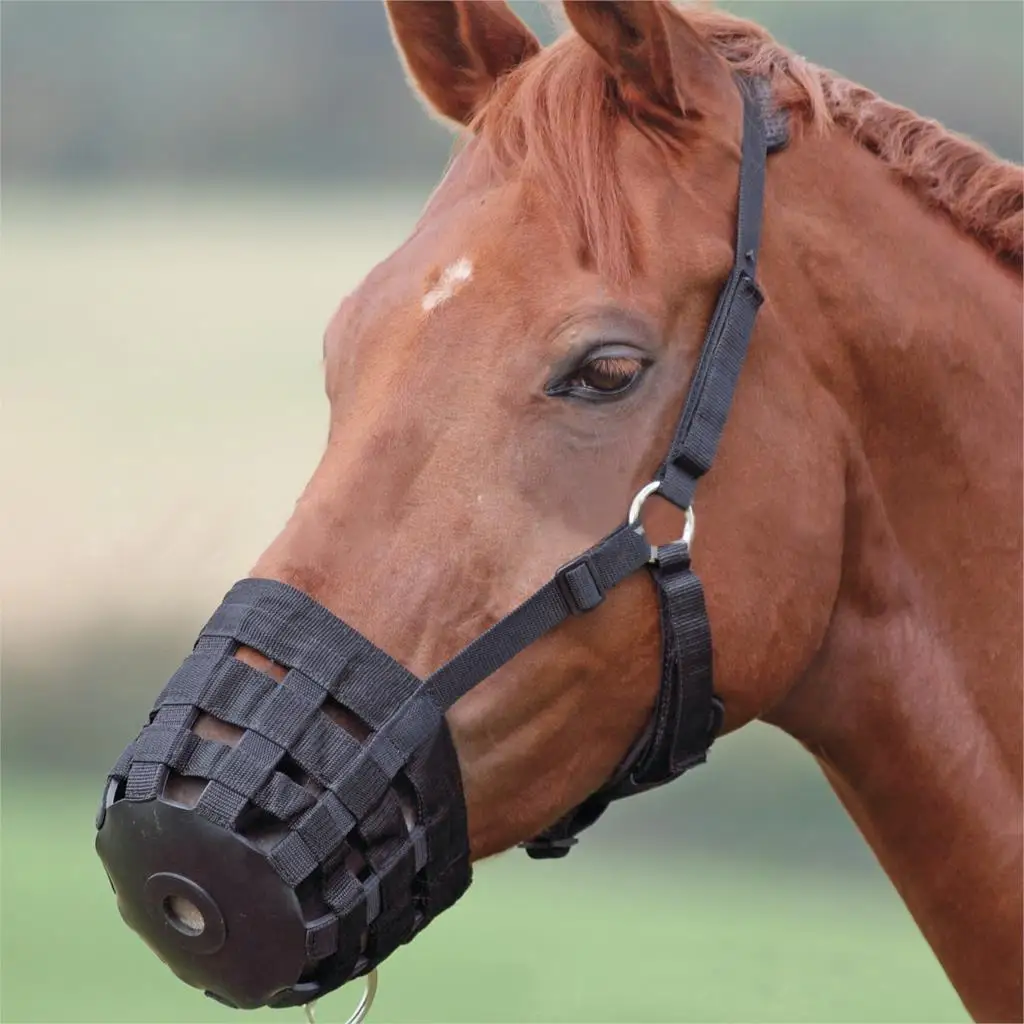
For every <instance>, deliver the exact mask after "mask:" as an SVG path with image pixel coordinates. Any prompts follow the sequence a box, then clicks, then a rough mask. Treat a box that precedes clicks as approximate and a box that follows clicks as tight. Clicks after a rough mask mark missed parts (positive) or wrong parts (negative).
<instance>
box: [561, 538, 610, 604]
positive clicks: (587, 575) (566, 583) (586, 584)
mask: <svg viewBox="0 0 1024 1024" xmlns="http://www.w3.org/2000/svg"><path fill="white" fill-rule="evenodd" d="M555 584H556V586H557V587H558V592H559V593H560V594H561V595H562V598H563V600H564V601H565V603H566V605H567V606H568V608H569V611H570V612H571V613H572V614H573V615H582V614H583V613H584V612H589V611H593V609H595V608H596V607H597V606H598V605H599V604H600V603H601V602H602V601H603V600H604V587H602V586H601V581H600V579H598V576H597V573H596V572H595V571H594V563H593V559H592V557H591V555H590V553H589V552H587V553H585V554H582V555H580V556H579V558H574V559H573V560H572V561H571V562H566V563H565V565H563V566H562V567H561V568H560V569H559V570H558V571H557V572H556V573H555Z"/></svg>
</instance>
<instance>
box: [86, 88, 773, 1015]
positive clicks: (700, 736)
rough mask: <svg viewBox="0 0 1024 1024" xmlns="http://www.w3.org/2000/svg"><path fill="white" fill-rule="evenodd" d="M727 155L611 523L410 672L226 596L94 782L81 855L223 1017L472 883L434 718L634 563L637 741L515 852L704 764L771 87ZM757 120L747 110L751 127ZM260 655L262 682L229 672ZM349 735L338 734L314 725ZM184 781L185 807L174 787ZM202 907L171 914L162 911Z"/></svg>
mask: <svg viewBox="0 0 1024 1024" xmlns="http://www.w3.org/2000/svg"><path fill="white" fill-rule="evenodd" d="M738 84H739V88H740V91H741V94H742V96H743V149H742V159H741V166H740V182H739V199H738V206H737V223H736V255H735V262H734V265H733V268H732V271H731V273H730V275H729V278H728V280H727V281H726V284H725V286H724V287H723V289H722V291H721V293H720V295H719V299H718V304H717V307H716V309H715V313H714V315H713V317H712V319H711V322H710V324H709V327H708V330H707V334H706V337H705V341H704V346H703V350H702V352H701V355H700V359H699V361H698V364H697V368H696V370H695V372H694V377H693V381H692V384H691V386H690V390H689V394H688V396H687V400H686V404H685V407H684V409H683V413H682V416H681V419H680V422H679V426H678V429H677V431H676V434H675V437H674V439H673V442H672V445H671V448H670V450H669V454H668V457H667V458H666V460H665V462H664V463H663V464H662V466H661V468H660V470H659V472H658V474H657V476H656V478H655V480H653V481H652V482H651V483H650V484H648V485H647V486H646V487H645V488H643V489H642V490H641V491H640V493H639V494H638V495H637V497H636V499H635V500H634V503H633V507H632V508H631V510H630V513H629V516H628V518H627V521H626V522H625V523H623V524H622V525H621V526H619V527H618V528H617V529H616V530H614V531H613V532H612V533H610V534H609V535H608V536H607V537H605V538H604V539H603V540H601V541H600V542H598V543H597V544H595V545H594V546H593V547H592V548H590V549H588V550H587V551H585V552H584V553H583V554H581V555H580V556H578V557H577V558H574V559H573V560H572V561H570V562H568V563H567V564H565V565H563V566H562V567H561V568H560V569H558V571H557V572H556V573H555V574H554V576H553V577H552V578H551V579H550V580H549V581H548V582H547V583H546V584H544V586H542V587H541V588H540V589H539V590H538V591H537V592H536V593H534V594H533V595H532V596H531V597H530V598H528V599H527V600H526V601H524V602H523V603H522V604H521V605H519V606H518V607H517V608H515V609H514V610H513V611H512V612H510V613H509V614H508V615H507V616H505V618H503V619H501V620H500V621H499V622H497V623H496V624H495V625H494V626H492V627H491V628H490V629H488V630H487V631H486V632H485V633H484V634H482V635H481V636H480V637H478V638H477V639H476V640H474V641H473V642H472V643H470V644H469V645H468V646H466V647H465V648H463V649H462V650H461V651H460V652H459V653H458V654H456V655H455V656H454V657H453V658H452V659H451V660H450V661H448V662H447V663H446V664H445V665H443V666H442V667H441V668H439V669H438V670H437V671H436V672H434V673H433V674H432V675H430V676H429V677H428V678H426V679H420V678H418V677H416V676H415V675H413V674H412V673H411V672H409V671H408V670H407V669H406V668H404V667H403V666H402V665H400V664H399V663H398V662H396V661H395V660H394V659H393V658H391V657H390V656H389V655H387V654H386V653H385V652H384V651H382V650H381V649H380V648H379V647H377V646H376V645H375V644H373V643H372V642H371V641H370V640H368V639H367V638H366V637H364V636H363V635H362V634H361V633H359V632H358V631H357V630H355V629H353V628H352V627H351V626H349V625H347V624H346V623H345V622H343V621H342V620H340V619H339V618H337V617H336V616H334V615H333V614H331V613H330V612H329V611H328V610H327V609H326V608H324V607H323V606H322V605H320V604H318V603H317V602H316V601H314V600H313V599H312V598H310V597H309V596H308V595H306V594H304V593H302V592H300V591H298V590H296V589H294V588H292V587H289V586H287V585H285V584H283V583H279V582H276V581H272V580H264V579H246V580H242V581H240V582H238V583H236V584H235V585H234V586H233V587H232V588H231V590H230V591H229V593H228V594H227V595H226V597H225V598H224V601H223V602H222V604H221V605H220V607H219V608H218V609H217V610H216V611H215V612H214V614H213V616H212V617H211V618H210V620H209V622H208V623H207V624H206V626H205V627H204V628H203V630H202V631H201V633H200V635H199V637H198V639H197V641H196V644H195V647H194V648H193V652H192V654H191V655H190V656H189V657H188V658H187V659H186V660H185V662H184V663H183V665H182V666H181V668H180V669H179V670H178V671H177V672H176V673H175V674H174V676H172V678H171V679H170V681H169V682H168V684H167V686H166V687H165V688H164V690H163V692H162V693H161V694H160V696H159V697H158V698H157V700H156V702H155V704H154V705H153V709H152V711H151V713H150V716H149V720H148V722H147V723H146V725H145V726H144V727H143V728H142V730H141V732H140V733H139V735H138V736H137V738H136V739H135V741H134V742H133V743H131V744H129V745H128V747H127V748H126V749H125V751H124V752H123V753H122V755H121V757H120V758H119V759H118V761H117V764H116V765H115V766H114V768H113V769H112V770H111V772H110V774H109V776H108V780H107V786H106V790H105V793H104V797H103V801H102V805H101V807H100V810H99V814H98V817H97V829H98V835H97V840H96V845H97V850H98V852H99V855H100V857H101V859H102V861H103V863H104V867H105V868H106V871H107V874H108V877H109V878H110V881H111V885H112V887H113V888H114V890H115V892H116V894H117V898H118V907H119V909H120V911H121V914H122V916H123V917H124V919H125V920H126V922H127V923H128V924H129V925H130V926H131V927H133V928H134V929H135V930H136V931H138V932H139V933H140V935H141V936H142V937H143V938H144V939H145V941H146V942H147V943H148V944H149V945H151V946H152V947H153V948H154V949H155V950H156V951H157V953H158V954H159V955H160V957H161V958H162V959H163V960H164V961H165V962H166V963H167V964H168V966H170V967H171V969H172V970H173V971H174V972H175V973H176V974H177V975H178V976H179V977H181V978H182V979H183V980H185V981H186V982H188V983H189V984H192V985H195V986H197V987H199V988H202V989H204V990H205V991H206V992H207V994H208V995H210V996H212V997H213V998H215V999H218V1000H220V1001H222V1002H225V1003H227V1004H228V1005H231V1006H236V1007H248V1008H252V1007H257V1006H263V1005H268V1006H275V1007H280V1006H294V1005H298V1004H302V1003H308V1002H310V1001H312V1000H314V999H316V998H319V997H320V996H322V995H323V994H325V993H326V992H329V991H331V990H332V989H335V988H337V987H339V986H340V985H342V984H344V983H346V982H347V981H349V980H351V979H353V978H355V977H358V976H361V975H365V974H367V973H368V972H370V971H371V970H373V969H374V968H375V967H376V966H377V965H378V964H379V963H380V962H381V961H382V960H384V959H385V958H386V957H387V956H388V955H390V953H392V952H393V951H394V950H395V949H396V948H397V947H398V946H399V945H401V944H403V943H405V942H408V941H409V940H410V939H412V938H413V936H414V935H416V934H417V933H418V932H419V931H420V930H421V929H422V928H423V927H424V926H425V925H426V924H427V923H428V922H429V921H430V920H432V919H433V918H434V917H435V916H437V914H439V913H440V912H442V911H443V910H445V909H446V908H447V907H449V906H451V905H452V904H453V903H454V902H455V901H456V900H457V899H458V898H459V897H460V896H461V895H462V893H463V892H464V891H465V889H466V888H467V886H468V885H469V883H470V877H471V872H470V863H469V841H468V833H467V829H466V811H465V803H464V798H463V793H462V782H461V775H460V772H459V765H458V760H457V758H456V755H455V750H454V747H453V745H452V742H451V736H450V734H449V732H448V728H447V725H446V722H445V717H444V716H445V712H446V711H447V710H448V709H449V708H450V707H451V706H452V705H453V704H454V703H455V702H456V701H457V700H458V699H459V698H460V697H462V696H463V695H464V694H466V693H467V692H468V691H469V690H471V689H472V688H473V687H474V686H476V685H477V683H479V682H480V681H481V680H483V679H485V678H487V677H488V676H490V675H491V674H492V673H493V672H494V671H495V670H497V669H498V668H500V667H501V666H502V665H504V664H505V663H506V662H508V661H509V660H510V659H511V658H513V657H514V656H515V655H516V654H518V653H519V652H520V651H522V650H523V649H524V648H526V647H528V646H529V645H530V644H532V643H534V641H536V640H537V639H538V638H540V637H541V636H543V635H544V634H545V633H548V632H549V631H551V630H552V629H554V628H555V627H556V626H558V625H559V624H560V623H562V622H564V621H565V620H566V619H567V618H569V617H570V616H573V615H584V614H586V613H588V612H590V611H592V610H593V609H594V608H597V607H598V606H599V605H600V604H601V603H602V602H603V601H604V600H605V597H606V595H607V593H608V592H609V591H610V590H611V589H612V588H613V587H615V586H616V585H617V584H618V583H620V582H621V581H622V580H624V579H626V578H627V577H629V576H631V575H633V574H634V573H636V572H639V571H640V570H644V569H645V570H647V571H649V572H650V573H651V575H652V578H653V580H654V582H655V585H656V589H657V593H658V597H659V604H660V609H661V626H662V635H663V671H662V680H661V685H660V689H659V695H658V700H657V704H656V707H655V712H654V715H653V717H652V719H651V723H650V726H649V727H648V729H647V730H646V732H645V733H644V735H643V736H642V737H641V739H640V740H639V741H638V743H637V744H636V745H635V746H634V748H633V750H632V751H630V753H629V754H628V756H627V758H626V759H625V761H624V762H623V764H622V765H621V766H620V768H619V770H618V771H617V772H616V773H615V775H614V777H613V778H612V779H611V780H610V781H609V782H608V784H606V785H605V786H603V787H602V788H601V789H600V790H598V791H597V792H596V793H595V794H593V795H592V796H591V797H590V798H588V800H587V801H585V802H584V803H583V804H582V805H581V806H580V807H578V808H576V809H575V810H573V811H572V812H571V813H570V814H569V815H567V816H566V817H564V818H563V819H562V820H561V821H559V822H558V823H556V824H555V825H554V826H552V827H551V828H550V829H548V830H547V831H546V832H545V833H543V834H542V835H541V836H538V837H537V838H536V839H534V840H532V841H531V842H529V843H526V844H524V845H525V846H526V849H527V851H528V852H529V853H530V855H531V856H534V857H537V856H562V855H564V854H565V853H566V852H568V849H569V847H570V846H571V845H572V844H573V843H574V842H576V834H577V833H578V832H579V831H580V830H582V829H583V828H586V827H587V826H588V825H590V824H592V823H593V822H594V821H595V820H596V819H597V818H598V817H599V816H600V815H601V814H602V813H603V812H604V810H605V808H606V807H607V806H608V804H609V802H610V801H612V800H615V799H619V798H621V797H624V796H629V795H632V794H634V793H639V792H642V791H644V790H646V789H650V788H653V787H655V786H660V785H663V784H665V783H666V782H669V781H670V780H672V779H674V778H676V777H678V776H679V775H681V774H682V773H683V772H684V771H686V770H687V769H689V768H691V767H693V766H694V765H696V764H699V763H701V762H703V761H704V760H705V758H706V756H707V751H708V748H709V747H710V746H711V744H712V743H713V742H714V739H715V736H716V734H717V732H718V729H719V727H720V724H721V718H722V704H721V701H720V700H718V698H717V697H716V696H715V695H714V691H713V685H712V655H711V631H710V625H709V623H708V617H707V611H706V608H705V604H704V595H703V591H702V588H701V585H700V581H699V580H698V578H697V576H696V575H695V574H694V572H693V571H692V568H691V564H690V539H691V536H692V529H693V523H694V518H693V510H692V501H693V494H694V490H695V487H696V484H697V481H698V480H699V479H700V477H701V476H703V474H704V473H706V472H707V470H708V469H709V468H710V467H711V464H712V461H713V459H714V456H715V452H716V450H717V447H718V442H719V438H720V436H721V432H722V429H723V427H724V425H725V421H726V417H727V415H728V412H729V407H730V404H731V401H732V395H733V391H734V389H735V386H736V381H737V378H738V375H739V372H740V368H741V366H742V363H743V359H744V356H745V354H746V350H747V346H748V343H749V340H750V335H751V331H752V329H753V325H754V320H755V317H756V315H757V311H758V309H759V308H760V306H761V304H762V301H763V300H762V296H761V292H760V290H759V289H758V286H757V284H756V282H755V274H756V267H757V252H758V247H759V242H760V231H761V209H762V204H763V194H764V174H765V159H766V156H767V154H768V152H770V151H772V150H774V149H777V148H780V147H781V146H782V145H784V144H785V141H786V125H785V121H784V119H782V118H779V117H777V116H776V115H775V114H773V113H772V112H771V109H770V98H769V94H768V91H767V86H766V85H765V84H764V83H763V82H760V81H759V80H743V79H740V80H738ZM762 111H763V112H762ZM654 493H657V494H659V495H660V496H661V497H663V498H665V499H667V500H668V501H670V502H672V503H673V504H675V505H677V506H678V507H679V508H682V509H684V510H685V512H686V516H687V528H686V530H685V531H684V534H683V536H682V537H681V538H680V539H679V540H677V541H674V542H672V543H670V544H667V545H663V546H659V547H653V546H652V545H651V544H650V542H649V540H648V539H647V537H646V536H645V534H644V529H643V526H642V524H641V522H640V516H641V512H642V507H643V503H644V501H646V500H647V498H649V497H650V496H651V495H652V494H654ZM239 646H246V647H250V648H253V649H255V650H256V651H258V652H260V653H261V654H263V655H264V656H265V657H266V658H268V659H270V661H272V662H275V663H276V664H278V665H281V666H283V667H284V668H285V669H286V670H287V671H286V674H285V675H284V677H283V678H282V679H281V680H280V681H277V680H276V679H274V678H272V677H271V676H269V675H267V674H264V673H263V672H260V671H258V670H256V669H254V668H251V667H250V666H248V665H246V664H243V663H242V662H240V661H238V660H237V659H236V658H235V657H234V653H235V651H236V650H237V649H238V647H239ZM328 701H331V702H334V703H336V704H337V705H339V706H340V707H341V708H343V709H345V710H346V711H347V712H348V713H349V715H350V716H354V717H355V718H356V719H357V720H358V721H359V722H361V723H362V724H363V725H364V726H365V728H366V732H367V735H366V737H365V738H362V739H361V738H357V737H356V736H355V735H353V734H352V733H350V732H349V731H348V730H346V729H344V728H342V727H341V726H339V725H337V724H336V723H335V721H334V720H333V719H332V718H331V717H330V716H329V715H327V714H326V713H325V710H324V709H325V706H327V703H328ZM203 713H205V714H208V715H212V716H214V717H215V718H217V719H219V720H220V721H222V722H226V723H229V724H230V725H233V726H235V727H237V728H238V729H239V730H242V736H241V739H240V740H239V741H238V742H237V743H236V744H234V745H233V746H229V745H226V744H223V743H219V742H217V741H214V740H210V739H204V738H202V737H201V736H199V735H197V734H196V733H195V732H194V731H193V726H194V725H195V723H196V721H197V720H198V718H199V716H200V714H203ZM175 776H177V777H186V778H194V779H199V780H201V781H202V782H203V783H204V784H205V785H204V786H203V788H202V792H201V795H200V796H199V798H198V800H197V801H196V802H195V803H194V804H191V805H185V804H182V803H181V802H176V801H175V800H172V799H171V798H169V797H168V795H167V783H168V780H169V779H172V778H174V777H175ZM182 905H188V906H189V907H191V911H194V912H195V913H196V914H198V915H199V916H198V922H199V923H198V924H196V918H195V916H194V915H192V916H191V917H188V916H186V917H184V918H183V917H182V916H181V914H180V913H177V912H176V910H175V908H176V907H178V908H180V907H181V906H182Z"/></svg>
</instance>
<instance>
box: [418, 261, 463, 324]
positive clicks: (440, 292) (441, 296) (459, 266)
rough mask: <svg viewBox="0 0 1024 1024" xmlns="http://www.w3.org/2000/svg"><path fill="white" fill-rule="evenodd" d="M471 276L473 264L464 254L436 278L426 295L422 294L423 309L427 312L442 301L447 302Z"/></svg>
mask: <svg viewBox="0 0 1024 1024" xmlns="http://www.w3.org/2000/svg"><path fill="white" fill-rule="evenodd" d="M472 276H473V264H472V263H470V261H469V260H468V259H466V257H465V256H460V257H459V258H458V259H457V260H456V261H455V262H454V263H452V264H451V265H450V266H448V267H445V269H444V272H443V273H442V274H441V276H440V277H439V278H438V279H437V284H435V285H434V287H433V288H431V289H430V291H428V292H427V294H426V295H424V296H423V303H422V305H423V311H424V312H425V313H429V312H430V311H431V310H432V309H436V308H437V307H438V306H440V305H441V303H443V302H447V301H448V300H449V299H450V298H451V297H452V296H453V295H454V294H455V293H456V292H457V291H458V290H459V288H461V287H462V285H464V284H465V283H466V282H467V281H468V280H469V279H470V278H471V277H472Z"/></svg>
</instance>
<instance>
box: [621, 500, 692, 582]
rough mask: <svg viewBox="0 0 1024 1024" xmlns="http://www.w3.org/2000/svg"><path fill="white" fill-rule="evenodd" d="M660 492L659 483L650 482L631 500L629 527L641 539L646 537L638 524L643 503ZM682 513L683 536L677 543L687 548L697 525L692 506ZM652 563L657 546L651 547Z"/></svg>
mask: <svg viewBox="0 0 1024 1024" xmlns="http://www.w3.org/2000/svg"><path fill="white" fill-rule="evenodd" d="M660 490H661V481H660V480H652V481H651V482H650V483H649V484H644V486H643V487H641V488H640V490H639V491H637V492H636V497H635V498H634V499H633V500H632V502H631V503H630V506H629V525H630V526H632V527H635V528H636V531H637V533H639V534H640V536H641V537H643V536H646V534H645V533H644V524H643V523H641V522H640V513H641V512H643V509H644V502H645V501H647V499H648V498H649V497H650V496H651V495H652V494H657V493H658V491H660ZM683 513H684V514H685V515H686V521H685V522H684V523H683V535H682V537H680V538H679V541H678V542H677V543H681V544H685V545H686V546H687V547H689V546H690V544H691V542H692V541H693V531H694V528H695V527H696V525H697V520H696V518H695V517H694V514H693V506H692V505H687V506H686V508H684V509H683ZM650 561H651V562H652V563H656V562H657V561H658V546H657V545H656V544H652V545H651V558H650Z"/></svg>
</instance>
